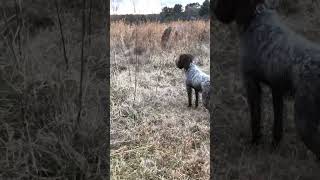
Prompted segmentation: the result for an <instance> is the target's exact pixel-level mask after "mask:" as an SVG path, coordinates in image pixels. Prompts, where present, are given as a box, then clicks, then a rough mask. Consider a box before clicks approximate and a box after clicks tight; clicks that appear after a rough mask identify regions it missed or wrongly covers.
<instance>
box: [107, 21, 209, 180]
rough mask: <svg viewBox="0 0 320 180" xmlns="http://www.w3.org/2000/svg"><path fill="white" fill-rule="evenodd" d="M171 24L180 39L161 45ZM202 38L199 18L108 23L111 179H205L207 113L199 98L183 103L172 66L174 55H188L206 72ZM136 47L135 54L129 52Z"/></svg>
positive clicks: (204, 27)
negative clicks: (197, 103)
mask: <svg viewBox="0 0 320 180" xmlns="http://www.w3.org/2000/svg"><path fill="white" fill-rule="evenodd" d="M171 25H174V26H180V27H181V26H183V27H185V28H183V29H184V31H183V34H182V35H183V39H182V40H181V41H179V42H177V43H178V44H174V45H173V46H172V47H171V48H169V49H161V47H160V39H161V35H162V32H163V31H164V29H165V28H166V27H168V26H171ZM136 30H137V31H136ZM135 32H136V33H137V34H135ZM130 35H131V36H134V37H135V38H133V40H132V41H130V40H129V39H130ZM201 35H205V38H203V37H202V36H201ZM208 37H209V22H204V21H194V22H173V23H170V24H159V23H146V24H140V25H138V26H129V25H126V24H124V23H123V22H115V23H113V24H111V132H110V134H111V179H208V178H209V144H210V141H209V129H210V128H209V112H208V111H207V110H206V109H205V108H204V107H203V106H202V104H201V101H200V106H199V107H198V108H195V107H194V106H193V107H192V108H189V107H187V105H188V101H187V93H186V89H185V84H184V80H185V77H184V72H183V70H180V69H178V68H176V66H175V59H176V58H177V56H178V55H179V53H191V54H194V55H196V56H197V57H198V59H199V60H198V62H197V64H198V65H199V66H200V68H201V69H203V70H204V71H205V72H207V73H208V74H209V54H210V49H209V38H208ZM136 39H137V41H138V42H135V41H136ZM142 39H143V40H142ZM141 40H142V41H141ZM121 42H123V43H121ZM130 43H131V44H132V46H125V45H124V44H130ZM146 43H148V45H147V46H144V47H140V46H141V45H142V46H143V45H145V44H146ZM137 46H139V48H140V49H142V51H143V52H142V54H141V55H137V53H136V54H135V53H133V52H132V49H134V47H137ZM193 102H194V99H193Z"/></svg>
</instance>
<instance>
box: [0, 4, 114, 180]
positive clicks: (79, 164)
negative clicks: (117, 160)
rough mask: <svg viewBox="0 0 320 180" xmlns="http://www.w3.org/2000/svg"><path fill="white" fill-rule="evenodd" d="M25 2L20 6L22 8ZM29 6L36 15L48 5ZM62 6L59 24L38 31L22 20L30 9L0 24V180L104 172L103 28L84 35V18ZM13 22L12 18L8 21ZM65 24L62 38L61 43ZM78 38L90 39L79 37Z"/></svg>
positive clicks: (89, 175) (100, 176) (74, 176)
mask: <svg viewBox="0 0 320 180" xmlns="http://www.w3.org/2000/svg"><path fill="white" fill-rule="evenodd" d="M11 2H13V3H14V1H11ZM15 2H18V1H15ZM19 2H23V1H19ZM3 3H4V2H3ZM9 5H10V4H9ZM25 5H26V4H23V6H21V7H20V8H19V9H20V10H22V11H23V12H25V11H24V10H25V9H24V8H25V7H26V6H25ZM32 5H34V6H37V8H36V9H33V10H34V11H35V13H37V10H39V11H41V10H42V9H41V8H43V9H45V10H47V9H46V8H47V6H42V4H37V3H36V2H34V4H32ZM6 8H9V7H6ZM6 10H7V9H5V8H3V9H2V11H1V12H3V13H5V12H8V11H6ZM80 11H81V9H80ZM18 12H19V11H18ZM53 12H55V11H53ZM60 12H61V14H60V15H61V17H63V18H61V21H62V22H61V23H60V25H61V26H62V27H60V28H62V29H60V28H59V26H58V25H59V23H58V22H57V21H58V20H56V19H54V18H52V19H51V20H52V21H54V24H51V25H50V26H51V27H50V28H41V29H37V31H31V30H30V29H29V28H30V27H28V26H27V25H26V24H23V23H21V22H27V20H28V19H25V18H26V16H27V14H26V13H25V14H19V13H18V14H19V15H21V16H17V15H16V16H15V17H20V18H19V19H18V20H17V21H18V22H17V24H16V25H15V26H11V25H10V26H9V24H8V23H2V22H5V21H7V20H6V16H2V15H3V14H1V18H0V24H2V25H4V26H5V27H4V28H3V29H7V31H6V33H3V34H0V36H1V41H0V42H1V43H0V84H1V88H0V97H1V98H0V179H104V178H105V177H106V176H107V175H106V173H107V169H106V163H107V155H106V154H105V152H106V147H107V146H106V131H107V126H106V124H107V121H106V120H105V118H106V115H107V113H106V107H107V106H106V102H105V101H106V100H105V99H106V95H107V92H106V90H105V87H106V83H107V68H106V65H107V61H106V60H107V54H108V53H107V51H106V45H107V44H106V37H105V36H106V35H105V29H104V28H105V27H103V28H102V29H95V32H94V33H92V34H91V35H90V36H88V34H86V35H85V36H84V35H81V30H82V29H84V28H82V26H81V24H82V23H83V21H81V20H79V19H78V16H76V15H74V14H72V13H69V11H67V10H66V11H63V12H62V11H60ZM13 13H14V12H13ZM20 13H21V12H20ZM52 16H53V17H55V16H54V14H53V15H52ZM38 18H39V17H38ZM35 19H37V18H35ZM15 22H16V21H15V19H14V21H13V22H11V23H13V24H15ZM96 22H97V23H101V24H103V23H104V22H102V21H100V22H98V21H96ZM5 24H6V25H5ZM88 26H89V24H88V25H87V26H86V27H88ZM102 26H103V25H102ZM61 30H63V33H64V35H65V36H64V37H65V38H64V40H65V42H62V41H61V32H62V31H61ZM81 38H85V39H86V41H83V43H81ZM88 39H91V46H89V45H88V43H87V41H88ZM62 43H65V51H63V48H62ZM82 44H83V45H84V55H83V58H82V59H81V58H80V57H81V54H80V51H81V45H82ZM64 57H68V61H66V60H65V58H64ZM81 61H82V62H84V63H83V66H82V67H83V69H84V71H83V72H81V70H80V69H81V68H80V66H81ZM66 63H68V68H66ZM81 74H82V75H83V79H82V82H83V83H82V86H81V84H80V76H81ZM80 89H82V90H80ZM80 91H83V93H82V95H81V98H82V104H81V108H82V109H81V111H80V110H79V92H80ZM79 112H80V113H79ZM78 114H79V116H80V117H81V118H78V120H79V121H77V115H78Z"/></svg>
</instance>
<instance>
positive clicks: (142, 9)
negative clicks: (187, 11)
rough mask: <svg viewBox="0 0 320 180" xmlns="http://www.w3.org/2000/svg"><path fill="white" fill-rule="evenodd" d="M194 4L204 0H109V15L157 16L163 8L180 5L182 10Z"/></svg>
mask: <svg viewBox="0 0 320 180" xmlns="http://www.w3.org/2000/svg"><path fill="white" fill-rule="evenodd" d="M194 2H198V3H199V4H200V5H202V3H203V2H204V0H111V6H110V14H157V13H160V12H161V9H162V8H163V7H165V6H168V7H173V6H174V5H175V4H181V5H182V8H184V6H185V5H187V4H189V3H194Z"/></svg>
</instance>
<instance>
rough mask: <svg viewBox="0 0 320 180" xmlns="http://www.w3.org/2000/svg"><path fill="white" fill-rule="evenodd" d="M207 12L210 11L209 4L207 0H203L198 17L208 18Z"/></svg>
mask: <svg viewBox="0 0 320 180" xmlns="http://www.w3.org/2000/svg"><path fill="white" fill-rule="evenodd" d="M209 10H210V2H209V0H205V1H204V2H203V4H202V5H201V7H200V10H199V15H200V16H202V17H203V16H209Z"/></svg>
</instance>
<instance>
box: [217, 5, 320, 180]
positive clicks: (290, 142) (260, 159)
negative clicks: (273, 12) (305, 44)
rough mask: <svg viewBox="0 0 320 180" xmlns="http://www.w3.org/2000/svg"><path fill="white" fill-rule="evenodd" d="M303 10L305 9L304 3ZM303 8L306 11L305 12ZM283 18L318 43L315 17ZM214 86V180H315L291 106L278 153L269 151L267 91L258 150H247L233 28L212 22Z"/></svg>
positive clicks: (245, 117)
mask: <svg viewBox="0 0 320 180" xmlns="http://www.w3.org/2000/svg"><path fill="white" fill-rule="evenodd" d="M306 6H307V7H308V6H309V5H307V4H306ZM307 7H306V8H307ZM299 12H301V13H300V14H294V15H291V16H288V17H283V19H284V22H285V23H286V24H288V25H289V26H291V27H292V28H293V29H294V30H295V31H297V32H299V33H301V34H303V35H305V37H307V38H309V39H310V40H312V41H314V42H317V43H320V32H319V31H315V30H319V28H320V23H319V17H320V16H319V15H320V14H319V12H317V11H312V12H311V11H310V12H308V11H304V10H301V11H299ZM211 28H212V29H213V31H215V32H216V33H214V35H213V37H212V38H213V40H212V41H213V44H211V47H212V51H213V54H214V56H213V59H211V62H212V63H213V66H214V69H213V71H214V74H215V75H214V76H213V77H211V78H213V81H214V82H215V92H214V98H213V99H214V100H213V101H214V103H215V104H216V105H217V109H216V111H215V112H214V113H213V117H212V121H214V129H212V130H213V132H214V137H213V138H214V141H213V145H214V154H213V156H214V158H215V161H214V162H213V164H214V174H213V178H214V179H243V180H248V179H252V180H255V179H259V180H268V179H275V180H278V179H279V180H283V179H288V180H289V179H301V180H302V179H310V180H311V179H319V178H320V173H319V168H320V166H319V162H317V161H316V159H315V157H314V155H313V154H312V153H311V152H310V151H309V150H308V149H307V148H306V147H305V146H304V144H303V143H302V141H301V140H300V137H299V136H298V134H297V132H296V129H295V124H294V119H293V102H292V101H289V102H287V113H286V114H287V117H286V118H285V120H284V137H283V139H282V141H281V143H280V146H279V148H278V149H273V148H272V146H271V140H272V124H273V110H272V99H271V95H270V91H269V89H267V88H266V87H265V88H264V91H265V92H266V93H265V95H264V96H263V105H264V111H263V119H262V126H263V132H262V133H263V138H262V141H261V144H260V145H258V146H254V147H253V146H251V145H250V138H251V135H250V134H251V133H250V132H251V131H250V124H249V123H250V122H249V119H250V117H249V112H248V105H247V102H246V98H245V90H244V89H243V86H242V80H241V76H240V72H239V70H240V67H239V39H238V35H237V33H236V31H235V28H234V26H225V25H222V24H220V23H218V22H214V26H213V27H211Z"/></svg>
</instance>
